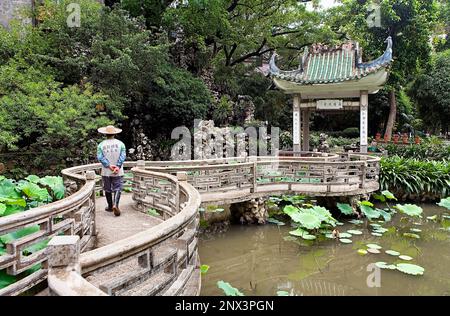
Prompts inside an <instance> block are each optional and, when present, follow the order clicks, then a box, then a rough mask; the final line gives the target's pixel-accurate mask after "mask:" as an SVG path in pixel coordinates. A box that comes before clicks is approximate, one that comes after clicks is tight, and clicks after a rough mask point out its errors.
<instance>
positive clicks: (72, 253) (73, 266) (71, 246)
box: [45, 235, 81, 274]
mask: <svg viewBox="0 0 450 316" xmlns="http://www.w3.org/2000/svg"><path fill="white" fill-rule="evenodd" d="M45 251H46V253H47V256H48V273H49V274H52V273H53V274H58V272H60V270H64V271H67V272H70V271H74V272H76V273H78V274H80V273H81V268H80V262H79V258H80V236H77V235H72V236H55V237H53V238H52V239H51V240H50V241H49V243H48V244H47V248H46V250H45Z"/></svg>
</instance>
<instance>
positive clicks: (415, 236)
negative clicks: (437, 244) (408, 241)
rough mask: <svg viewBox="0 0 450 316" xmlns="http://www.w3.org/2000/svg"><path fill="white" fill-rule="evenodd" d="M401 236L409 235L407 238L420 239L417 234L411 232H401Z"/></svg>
mask: <svg viewBox="0 0 450 316" xmlns="http://www.w3.org/2000/svg"><path fill="white" fill-rule="evenodd" d="M403 236H405V237H409V238H416V239H420V236H419V235H417V234H413V233H403Z"/></svg>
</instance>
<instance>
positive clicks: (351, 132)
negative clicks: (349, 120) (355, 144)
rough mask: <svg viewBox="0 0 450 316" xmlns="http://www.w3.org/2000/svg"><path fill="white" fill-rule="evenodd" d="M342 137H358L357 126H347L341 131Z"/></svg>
mask: <svg viewBox="0 0 450 316" xmlns="http://www.w3.org/2000/svg"><path fill="white" fill-rule="evenodd" d="M342 134H343V136H344V137H347V138H357V137H359V128H357V127H349V128H346V129H344V130H343V131H342Z"/></svg>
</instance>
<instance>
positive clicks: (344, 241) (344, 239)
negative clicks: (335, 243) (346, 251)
mask: <svg viewBox="0 0 450 316" xmlns="http://www.w3.org/2000/svg"><path fill="white" fill-rule="evenodd" d="M339 241H340V242H341V243H343V244H351V243H352V241H351V240H350V239H346V238H343V239H339Z"/></svg>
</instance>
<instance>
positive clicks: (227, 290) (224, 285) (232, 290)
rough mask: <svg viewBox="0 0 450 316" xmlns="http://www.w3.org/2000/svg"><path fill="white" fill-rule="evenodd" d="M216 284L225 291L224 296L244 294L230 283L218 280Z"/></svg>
mask: <svg viewBox="0 0 450 316" xmlns="http://www.w3.org/2000/svg"><path fill="white" fill-rule="evenodd" d="M217 286H218V287H219V289H222V290H223V291H224V292H225V295H226V296H244V294H242V293H241V292H240V291H239V290H238V289H236V288H235V287H232V286H231V284H230V283H228V282H224V281H222V280H221V281H218V282H217Z"/></svg>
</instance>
